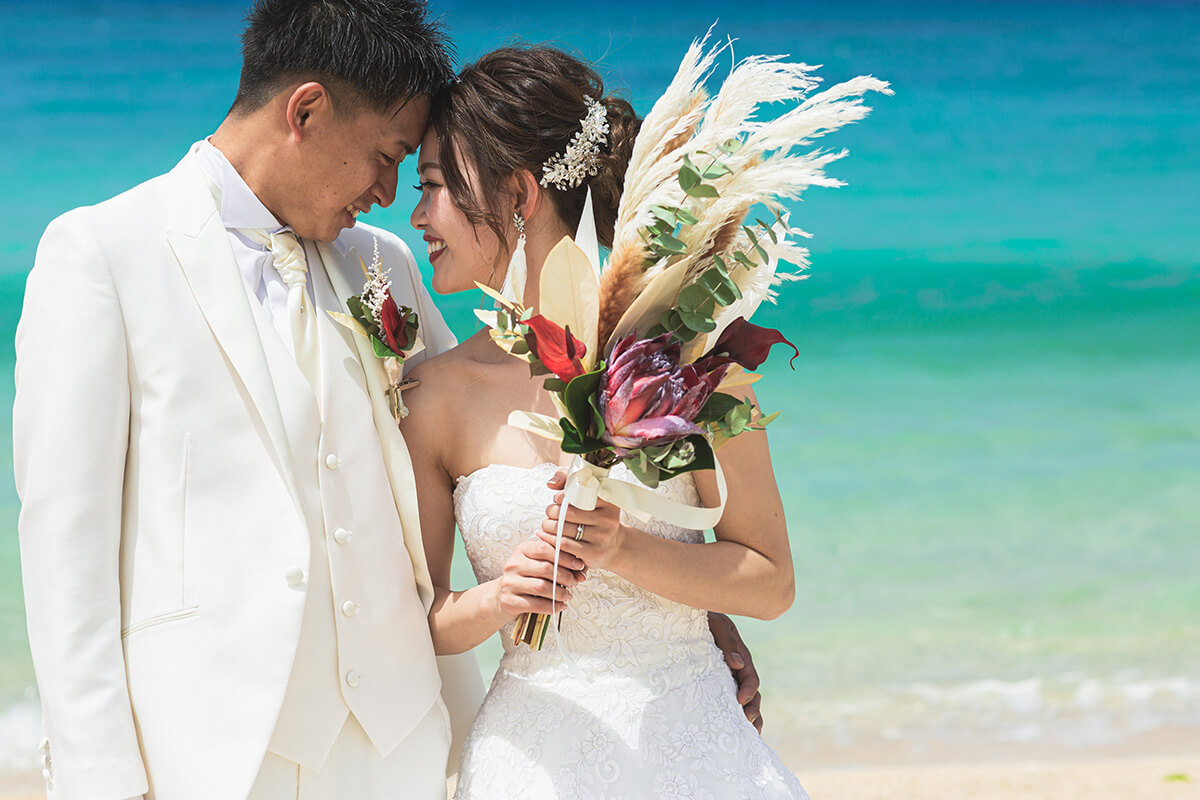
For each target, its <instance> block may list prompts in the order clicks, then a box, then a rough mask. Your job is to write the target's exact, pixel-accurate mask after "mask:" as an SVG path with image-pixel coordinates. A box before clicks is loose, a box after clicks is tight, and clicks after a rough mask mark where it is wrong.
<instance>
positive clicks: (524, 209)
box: [511, 169, 545, 220]
mask: <svg viewBox="0 0 1200 800" xmlns="http://www.w3.org/2000/svg"><path fill="white" fill-rule="evenodd" d="M511 180H512V187H511V188H512V196H513V200H514V201H515V205H516V208H514V209H513V210H514V211H516V212H517V213H518V214H520V215H521V216H522V217H524V218H525V219H527V220H528V219H532V218H533V215H534V214H535V213H537V210H538V208H540V207H541V204H542V202H543V201H544V200H545V197H544V196H543V195H542V187H541V185H540V184H539V183H538V182H537V178H535V177H533V173H532V172H530V171H529V170H527V169H523V170H519V171H518V172H516V173H515V174H514V175H513V176H512V178H511Z"/></svg>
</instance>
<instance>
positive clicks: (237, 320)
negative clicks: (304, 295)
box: [166, 156, 295, 492]
mask: <svg viewBox="0 0 1200 800" xmlns="http://www.w3.org/2000/svg"><path fill="white" fill-rule="evenodd" d="M172 174H173V175H176V176H177V180H178V181H179V182H180V187H179V192H178V193H177V194H176V195H175V198H174V203H175V207H174V208H173V209H172V210H171V214H170V219H171V224H170V226H169V228H168V230H167V234H166V236H167V243H168V244H169V245H170V247H171V251H172V252H173V253H174V254H175V258H176V259H177V260H178V261H179V266H180V268H181V269H182V270H183V274H184V276H185V278H186V279H187V283H188V286H189V287H190V288H191V290H192V294H193V296H194V297H195V298H196V303H197V304H198V305H199V306H200V311H201V313H202V314H203V315H204V319H205V320H206V321H207V322H208V326H209V329H210V330H212V333H213V336H214V337H216V340H217V344H218V345H219V346H220V348H221V350H222V352H224V353H225V356H226V358H227V359H228V360H229V363H230V365H231V366H232V367H233V370H234V372H235V373H237V377H238V379H239V380H240V381H241V382H242V385H243V386H245V388H246V394H247V395H248V397H249V401H250V402H249V405H250V406H251V411H252V412H254V413H256V414H257V415H258V417H259V419H260V421H261V422H262V426H263V428H264V429H265V430H266V433H267V437H268V438H269V439H270V444H271V446H272V447H273V449H274V454H275V461H276V464H277V466H278V467H279V469H280V471H281V472H282V473H283V475H284V477H285V478H286V480H287V482H288V484H289V486H290V487H291V488H292V489H293V492H294V490H295V479H294V478H295V476H294V473H293V470H292V460H291V455H290V450H289V448H288V440H287V433H286V431H285V429H284V425H283V416H282V415H281V413H280V411H279V402H278V400H277V397H276V393H275V384H274V382H273V381H272V379H271V372H270V369H269V368H268V366H267V357H266V353H265V352H264V351H263V346H262V340H261V339H260V337H259V333H258V328H257V326H256V325H255V322H254V317H253V312H252V310H251V308H250V298H249V296H248V295H247V293H246V287H245V285H244V281H243V280H242V276H241V273H239V272H238V268H237V264H236V263H235V261H234V258H233V250H232V249H231V248H230V245H229V234H228V233H226V231H225V226H224V225H222V224H221V217H220V214H219V213H218V210H217V205H216V201H215V200H214V199H213V197H212V194H211V192H210V191H209V188H208V185H207V183H206V182H205V179H204V176H203V174H202V173H201V170H200V167H199V165H198V164H197V163H196V161H195V159H194V158H193V157H191V156H188V157H186V158H184V160H183V161H182V162H180V164H179V165H178V166H177V167H176V168H175V169H174V170H173V172H172Z"/></svg>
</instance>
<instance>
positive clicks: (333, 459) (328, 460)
mask: <svg viewBox="0 0 1200 800" xmlns="http://www.w3.org/2000/svg"><path fill="white" fill-rule="evenodd" d="M341 463H342V460H341V459H340V458H338V457H337V456H335V455H334V454H333V453H330V454H329V455H327V456H325V466H326V467H328V468H329V469H337V468H338V467H339V466H341Z"/></svg>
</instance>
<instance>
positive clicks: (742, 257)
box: [733, 250, 754, 269]
mask: <svg viewBox="0 0 1200 800" xmlns="http://www.w3.org/2000/svg"><path fill="white" fill-rule="evenodd" d="M733 260H734V261H736V262H738V263H739V264H741V265H742V266H743V267H745V268H746V269H753V268H754V262H753V261H752V260H751V259H750V256H748V255H746V254H745V253H743V252H742V251H741V250H735V251H734V253H733Z"/></svg>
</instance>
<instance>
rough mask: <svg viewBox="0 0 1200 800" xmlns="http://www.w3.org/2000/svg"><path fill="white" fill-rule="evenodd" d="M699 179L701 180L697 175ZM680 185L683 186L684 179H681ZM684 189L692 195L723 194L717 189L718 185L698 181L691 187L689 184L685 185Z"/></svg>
mask: <svg viewBox="0 0 1200 800" xmlns="http://www.w3.org/2000/svg"><path fill="white" fill-rule="evenodd" d="M697 180H699V178H698V177H697ZM680 185H681V186H682V185H683V182H682V181H680ZM683 191H685V192H687V193H688V194H689V195H691V196H692V197H720V196H721V193H720V192H718V191H717V190H716V187H713V186H709V185H708V184H707V183H699V182H697V183H696V184H694V185H692V186H691V187H690V188H689V187H687V186H684V187H683Z"/></svg>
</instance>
